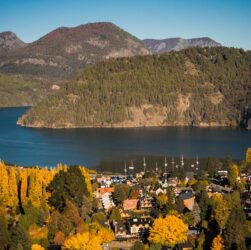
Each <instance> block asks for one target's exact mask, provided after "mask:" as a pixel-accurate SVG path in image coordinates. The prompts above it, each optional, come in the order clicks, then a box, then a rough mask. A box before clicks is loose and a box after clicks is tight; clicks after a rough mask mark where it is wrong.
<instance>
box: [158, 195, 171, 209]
mask: <svg viewBox="0 0 251 250" xmlns="http://www.w3.org/2000/svg"><path fill="white" fill-rule="evenodd" d="M156 200H157V204H158V205H159V207H161V208H162V207H163V206H165V205H166V204H167V202H168V197H167V195H165V194H160V195H158V196H157V197H156Z"/></svg>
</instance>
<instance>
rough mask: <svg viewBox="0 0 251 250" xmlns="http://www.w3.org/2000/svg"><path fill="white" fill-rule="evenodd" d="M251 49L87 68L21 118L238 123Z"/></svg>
mask: <svg viewBox="0 0 251 250" xmlns="http://www.w3.org/2000/svg"><path fill="white" fill-rule="evenodd" d="M250 69H251V52H250V51H248V52H245V51H243V50H241V49H232V48H231V49H229V48H224V47H216V48H190V49H187V50H183V51H180V52H170V53H168V54H161V55H152V56H150V55H149V56H138V57H132V58H119V59H110V60H108V61H106V62H101V63H98V64H97V65H94V66H91V67H88V68H87V69H85V70H84V71H82V72H81V73H80V74H79V75H78V76H77V77H76V78H75V79H73V80H72V81H70V82H69V83H67V84H66V85H65V86H64V87H62V88H61V89H60V90H59V91H57V92H55V93H54V94H52V95H50V96H48V97H47V98H45V99H44V100H43V101H42V102H40V103H39V104H38V105H37V106H34V107H33V108H32V109H30V110H29V111H28V113H27V114H25V115H24V116H23V117H21V118H20V119H19V121H18V124H20V125H22V126H27V127H48V128H72V127H141V126H168V125H182V126H183V125H194V126H238V125H240V124H241V123H242V120H243V119H242V115H243V114H244V113H245V109H247V107H248V106H249V105H250V104H251V103H250V102H251V99H250V96H251V72H250Z"/></svg>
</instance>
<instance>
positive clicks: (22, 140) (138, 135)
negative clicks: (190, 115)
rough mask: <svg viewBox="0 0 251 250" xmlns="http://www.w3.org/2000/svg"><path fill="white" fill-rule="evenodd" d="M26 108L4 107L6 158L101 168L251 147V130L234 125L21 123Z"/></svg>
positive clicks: (1, 133) (0, 122)
mask: <svg viewBox="0 0 251 250" xmlns="http://www.w3.org/2000/svg"><path fill="white" fill-rule="evenodd" d="M25 110H26V108H11V109H0V158H2V159H4V160H5V161H7V162H13V163H16V164H21V165H41V166H44V165H48V166H53V165H55V164H56V163H58V162H63V163H66V164H83V165H86V166H92V167H95V166H98V165H99V168H100V163H101V162H102V163H103V162H117V161H118V162H120V166H121V164H123V162H124V161H125V160H130V159H135V158H136V156H146V157H147V156H154V155H155V156H165V155H167V156H172V155H173V156H180V155H181V154H183V155H184V156H185V157H195V156H196V155H199V157H207V156H217V157H224V156H226V155H231V156H232V157H233V158H236V159H243V158H244V156H245V150H246V148H247V147H248V146H251V132H250V131H246V130H241V129H231V128H211V129H209V128H191V127H183V128H182V127H178V128H174V127H168V128H135V129H96V128H95V129H59V130H50V129H31V128H22V127H20V126H17V125H16V120H17V118H18V117H19V116H20V115H21V114H22V113H24V112H25ZM112 165H113V164H111V166H112ZM101 167H102V166H101ZM103 167H104V168H106V164H103Z"/></svg>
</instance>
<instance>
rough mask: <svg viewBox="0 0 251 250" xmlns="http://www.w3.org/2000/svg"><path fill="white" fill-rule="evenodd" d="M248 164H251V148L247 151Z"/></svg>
mask: <svg viewBox="0 0 251 250" xmlns="http://www.w3.org/2000/svg"><path fill="white" fill-rule="evenodd" d="M246 162H247V163H251V148H248V149H247V153H246Z"/></svg>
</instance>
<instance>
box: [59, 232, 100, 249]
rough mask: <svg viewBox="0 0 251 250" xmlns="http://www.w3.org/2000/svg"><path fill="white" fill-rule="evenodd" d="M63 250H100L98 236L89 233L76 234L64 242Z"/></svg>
mask: <svg viewBox="0 0 251 250" xmlns="http://www.w3.org/2000/svg"><path fill="white" fill-rule="evenodd" d="M62 249H63V250H94V249H95V250H101V241H100V239H99V238H98V236H95V235H92V234H90V233H89V232H86V233H83V234H76V235H73V236H71V237H69V238H68V239H66V240H65V242H64V244H63V247H62Z"/></svg>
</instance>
